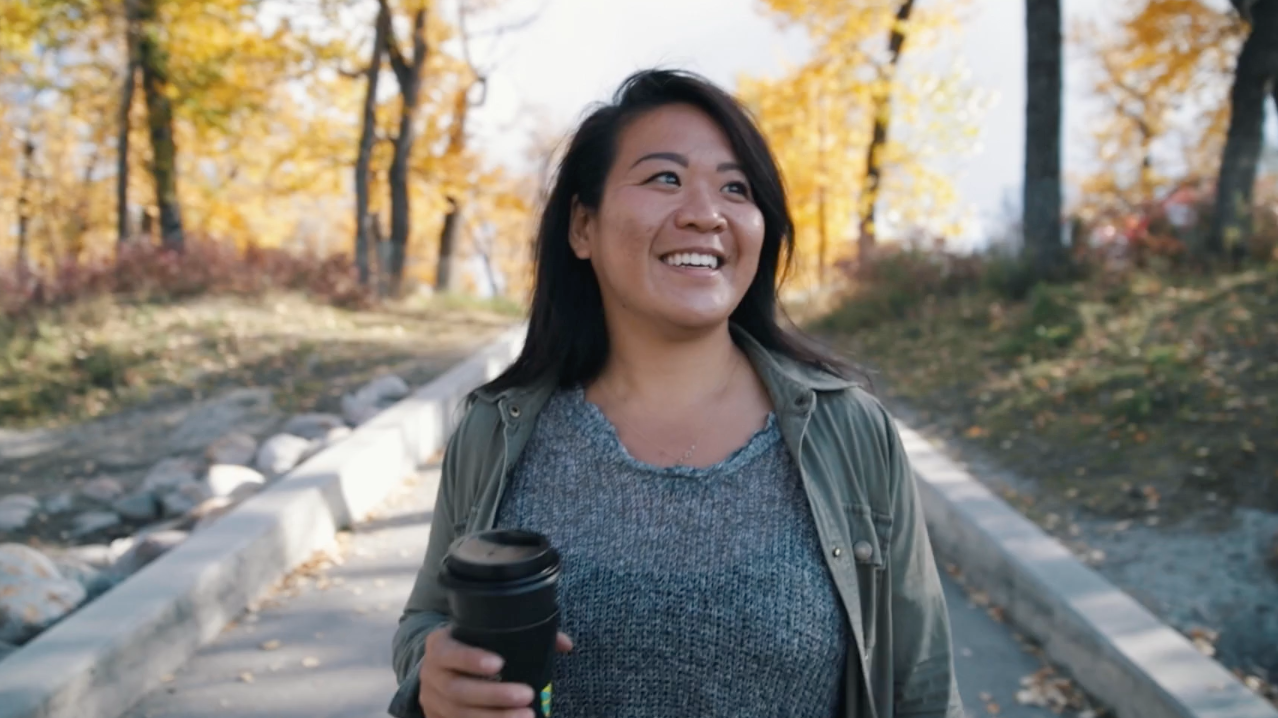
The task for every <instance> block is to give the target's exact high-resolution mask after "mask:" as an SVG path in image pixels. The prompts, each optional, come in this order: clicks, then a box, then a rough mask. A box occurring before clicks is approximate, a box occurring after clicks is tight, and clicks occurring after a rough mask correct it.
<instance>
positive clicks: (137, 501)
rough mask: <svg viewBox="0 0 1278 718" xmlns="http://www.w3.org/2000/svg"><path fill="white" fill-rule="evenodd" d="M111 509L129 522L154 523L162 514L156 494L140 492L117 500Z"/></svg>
mask: <svg viewBox="0 0 1278 718" xmlns="http://www.w3.org/2000/svg"><path fill="white" fill-rule="evenodd" d="M111 508H112V509H114V510H115V512H116V513H118V514H120V516H122V517H124V518H125V519H127V520H129V521H153V520H155V518H156V517H158V516H159V514H160V507H159V505H158V504H157V502H156V500H155V494H152V493H151V492H150V491H139V492H137V493H133V494H129V495H128V496H125V497H123V498H119V499H116V500H115V503H113V504H111Z"/></svg>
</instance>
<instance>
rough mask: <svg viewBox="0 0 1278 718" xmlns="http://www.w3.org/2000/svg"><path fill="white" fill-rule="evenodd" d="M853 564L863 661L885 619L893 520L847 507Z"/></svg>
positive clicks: (864, 508)
mask: <svg viewBox="0 0 1278 718" xmlns="http://www.w3.org/2000/svg"><path fill="white" fill-rule="evenodd" d="M847 515H848V529H849V538H851V540H852V543H851V547H852V560H853V562H854V565H855V566H856V585H857V591H858V592H859V593H860V595H861V621H862V628H863V629H864V634H865V658H869V657H870V655H871V654H872V653H873V652H874V646H875V643H876V642H877V638H878V626H879V623H880V622H881V621H882V620H883V618H884V615H885V614H884V611H886V610H887V607H886V606H885V605H884V604H885V603H886V602H887V600H888V598H889V597H888V596H887V583H886V582H887V579H886V576H885V572H886V569H887V559H886V557H887V555H888V541H889V540H890V539H891V536H892V516H891V515H890V514H884V513H881V512H878V511H874V510H872V509H871V508H870V507H869V506H865V505H863V504H853V505H850V506H848V507H847Z"/></svg>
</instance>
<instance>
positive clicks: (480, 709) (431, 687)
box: [418, 626, 572, 718]
mask: <svg viewBox="0 0 1278 718" xmlns="http://www.w3.org/2000/svg"><path fill="white" fill-rule="evenodd" d="M555 650H557V651H559V652H560V653H567V652H569V651H571V650H572V639H570V638H568V636H567V635H565V634H564V633H560V634H559V635H558V636H556V637H555ZM501 663H502V660H501V656H498V655H497V654H495V653H490V652H489V651H485V650H482V649H479V648H474V647H472V646H467V645H466V644H464V643H462V642H460V641H458V640H456V639H454V638H453V634H452V629H451V628H449V627H448V626H443V627H441V628H437V629H435V630H434V631H431V632H430V633H429V634H428V635H427V636H426V657H425V658H424V659H423V660H422V668H421V673H420V677H421V682H422V689H421V693H420V694H419V695H418V701H419V702H420V703H421V706H422V712H424V713H425V714H426V716H427V718H533V716H534V715H535V714H534V713H533V710H532V708H531V707H530V706H531V705H532V702H533V699H534V698H535V697H536V696H535V694H534V693H533V689H532V688H531V687H529V686H526V685H524V684H523V683H497V682H495V681H492V680H488V679H486V678H484V677H485V676H494V675H496V674H497V672H498V671H500V670H501Z"/></svg>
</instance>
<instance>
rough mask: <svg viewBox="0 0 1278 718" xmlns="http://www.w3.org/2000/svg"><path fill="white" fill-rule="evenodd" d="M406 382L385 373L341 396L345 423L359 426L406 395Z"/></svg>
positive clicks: (407, 391)
mask: <svg viewBox="0 0 1278 718" xmlns="http://www.w3.org/2000/svg"><path fill="white" fill-rule="evenodd" d="M409 391H410V389H409V387H408V382H405V381H404V380H403V379H401V378H399V377H397V376H395V375H394V374H385V375H383V376H379V377H377V378H376V379H373V380H372V381H370V382H368V383H367V384H365V385H364V386H362V387H360V388H359V390H357V391H356V392H355V393H354V394H347V395H346V396H343V397H342V416H343V417H344V418H345V419H346V423H348V424H350V425H352V426H359V425H360V424H363V423H364V422H366V421H368V420H369V419H371V418H373V417H374V416H376V415H377V413H378V412H379V411H381V410H382V409H385V408H386V407H388V406H390V405H391V404H394V403H395V402H397V401H399V400H400V399H403V398H404V397H406V396H408V393H409Z"/></svg>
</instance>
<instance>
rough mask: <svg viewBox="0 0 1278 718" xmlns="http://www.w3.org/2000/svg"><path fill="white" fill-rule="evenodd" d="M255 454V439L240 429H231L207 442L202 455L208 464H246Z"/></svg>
mask: <svg viewBox="0 0 1278 718" xmlns="http://www.w3.org/2000/svg"><path fill="white" fill-rule="evenodd" d="M256 455H257V439H254V438H253V437H252V435H250V434H246V433H244V432H242V431H233V432H231V433H229V434H227V435H225V436H223V437H222V438H220V439H218V440H217V441H215V442H213V443H212V444H209V447H208V448H207V449H205V450H204V456H205V458H207V459H208V460H209V463H210V464H233V465H235V466H248V465H249V464H251V463H253V457H254V456H256Z"/></svg>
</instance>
